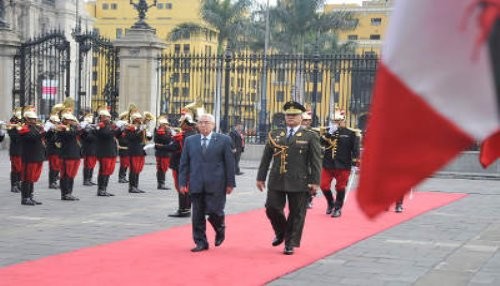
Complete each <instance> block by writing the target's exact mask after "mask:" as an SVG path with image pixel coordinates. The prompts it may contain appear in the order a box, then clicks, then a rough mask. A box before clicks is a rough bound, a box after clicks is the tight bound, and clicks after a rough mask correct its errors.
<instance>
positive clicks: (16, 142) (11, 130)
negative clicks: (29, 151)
mask: <svg viewBox="0 0 500 286" xmlns="http://www.w3.org/2000/svg"><path fill="white" fill-rule="evenodd" d="M22 117H23V116H22V113H21V107H16V108H15V109H14V110H13V111H12V117H11V118H10V120H9V123H8V124H7V126H6V128H7V134H9V138H10V143H9V156H10V191H11V192H13V193H19V192H21V177H22V171H23V168H22V158H21V155H22V144H21V137H20V135H19V129H20V128H21V125H22V122H21V119H22Z"/></svg>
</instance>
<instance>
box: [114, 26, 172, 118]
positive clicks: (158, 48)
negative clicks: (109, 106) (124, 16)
mask: <svg viewBox="0 0 500 286" xmlns="http://www.w3.org/2000/svg"><path fill="white" fill-rule="evenodd" d="M114 45H115V46H116V47H117V48H119V49H120V51H119V58H120V89H119V95H118V102H119V103H118V110H117V112H118V113H120V112H122V111H125V110H127V109H128V106H129V104H130V103H134V104H135V105H137V107H138V108H139V109H141V110H143V111H151V112H152V113H153V114H155V113H156V110H158V107H159V98H160V97H159V88H160V87H159V85H160V83H159V62H158V58H159V57H160V55H161V52H162V50H163V49H164V48H165V47H166V44H165V43H164V42H163V41H161V40H160V39H158V38H157V37H156V35H155V30H153V29H140V28H131V29H127V30H126V32H125V36H124V37H122V38H120V39H117V40H116V41H115V42H114Z"/></svg>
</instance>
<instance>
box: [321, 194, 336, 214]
mask: <svg viewBox="0 0 500 286" xmlns="http://www.w3.org/2000/svg"><path fill="white" fill-rule="evenodd" d="M321 192H322V193H323V196H325V199H326V203H327V207H326V214H331V213H332V211H333V205H334V199H333V194H332V191H330V190H321Z"/></svg>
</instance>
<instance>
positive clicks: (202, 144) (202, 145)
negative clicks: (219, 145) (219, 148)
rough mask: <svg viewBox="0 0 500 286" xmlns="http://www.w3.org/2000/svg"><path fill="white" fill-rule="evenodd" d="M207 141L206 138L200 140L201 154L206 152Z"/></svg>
mask: <svg viewBox="0 0 500 286" xmlns="http://www.w3.org/2000/svg"><path fill="white" fill-rule="evenodd" d="M207 140H208V139H207V137H203V138H201V152H202V153H203V154H205V152H206V151H207Z"/></svg>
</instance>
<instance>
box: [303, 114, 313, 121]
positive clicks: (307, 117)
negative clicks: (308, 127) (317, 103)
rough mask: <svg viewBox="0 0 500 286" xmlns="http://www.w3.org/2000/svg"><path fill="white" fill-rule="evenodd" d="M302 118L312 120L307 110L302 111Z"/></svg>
mask: <svg viewBox="0 0 500 286" xmlns="http://www.w3.org/2000/svg"><path fill="white" fill-rule="evenodd" d="M302 120H312V117H311V114H310V113H309V112H304V113H302Z"/></svg>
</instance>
